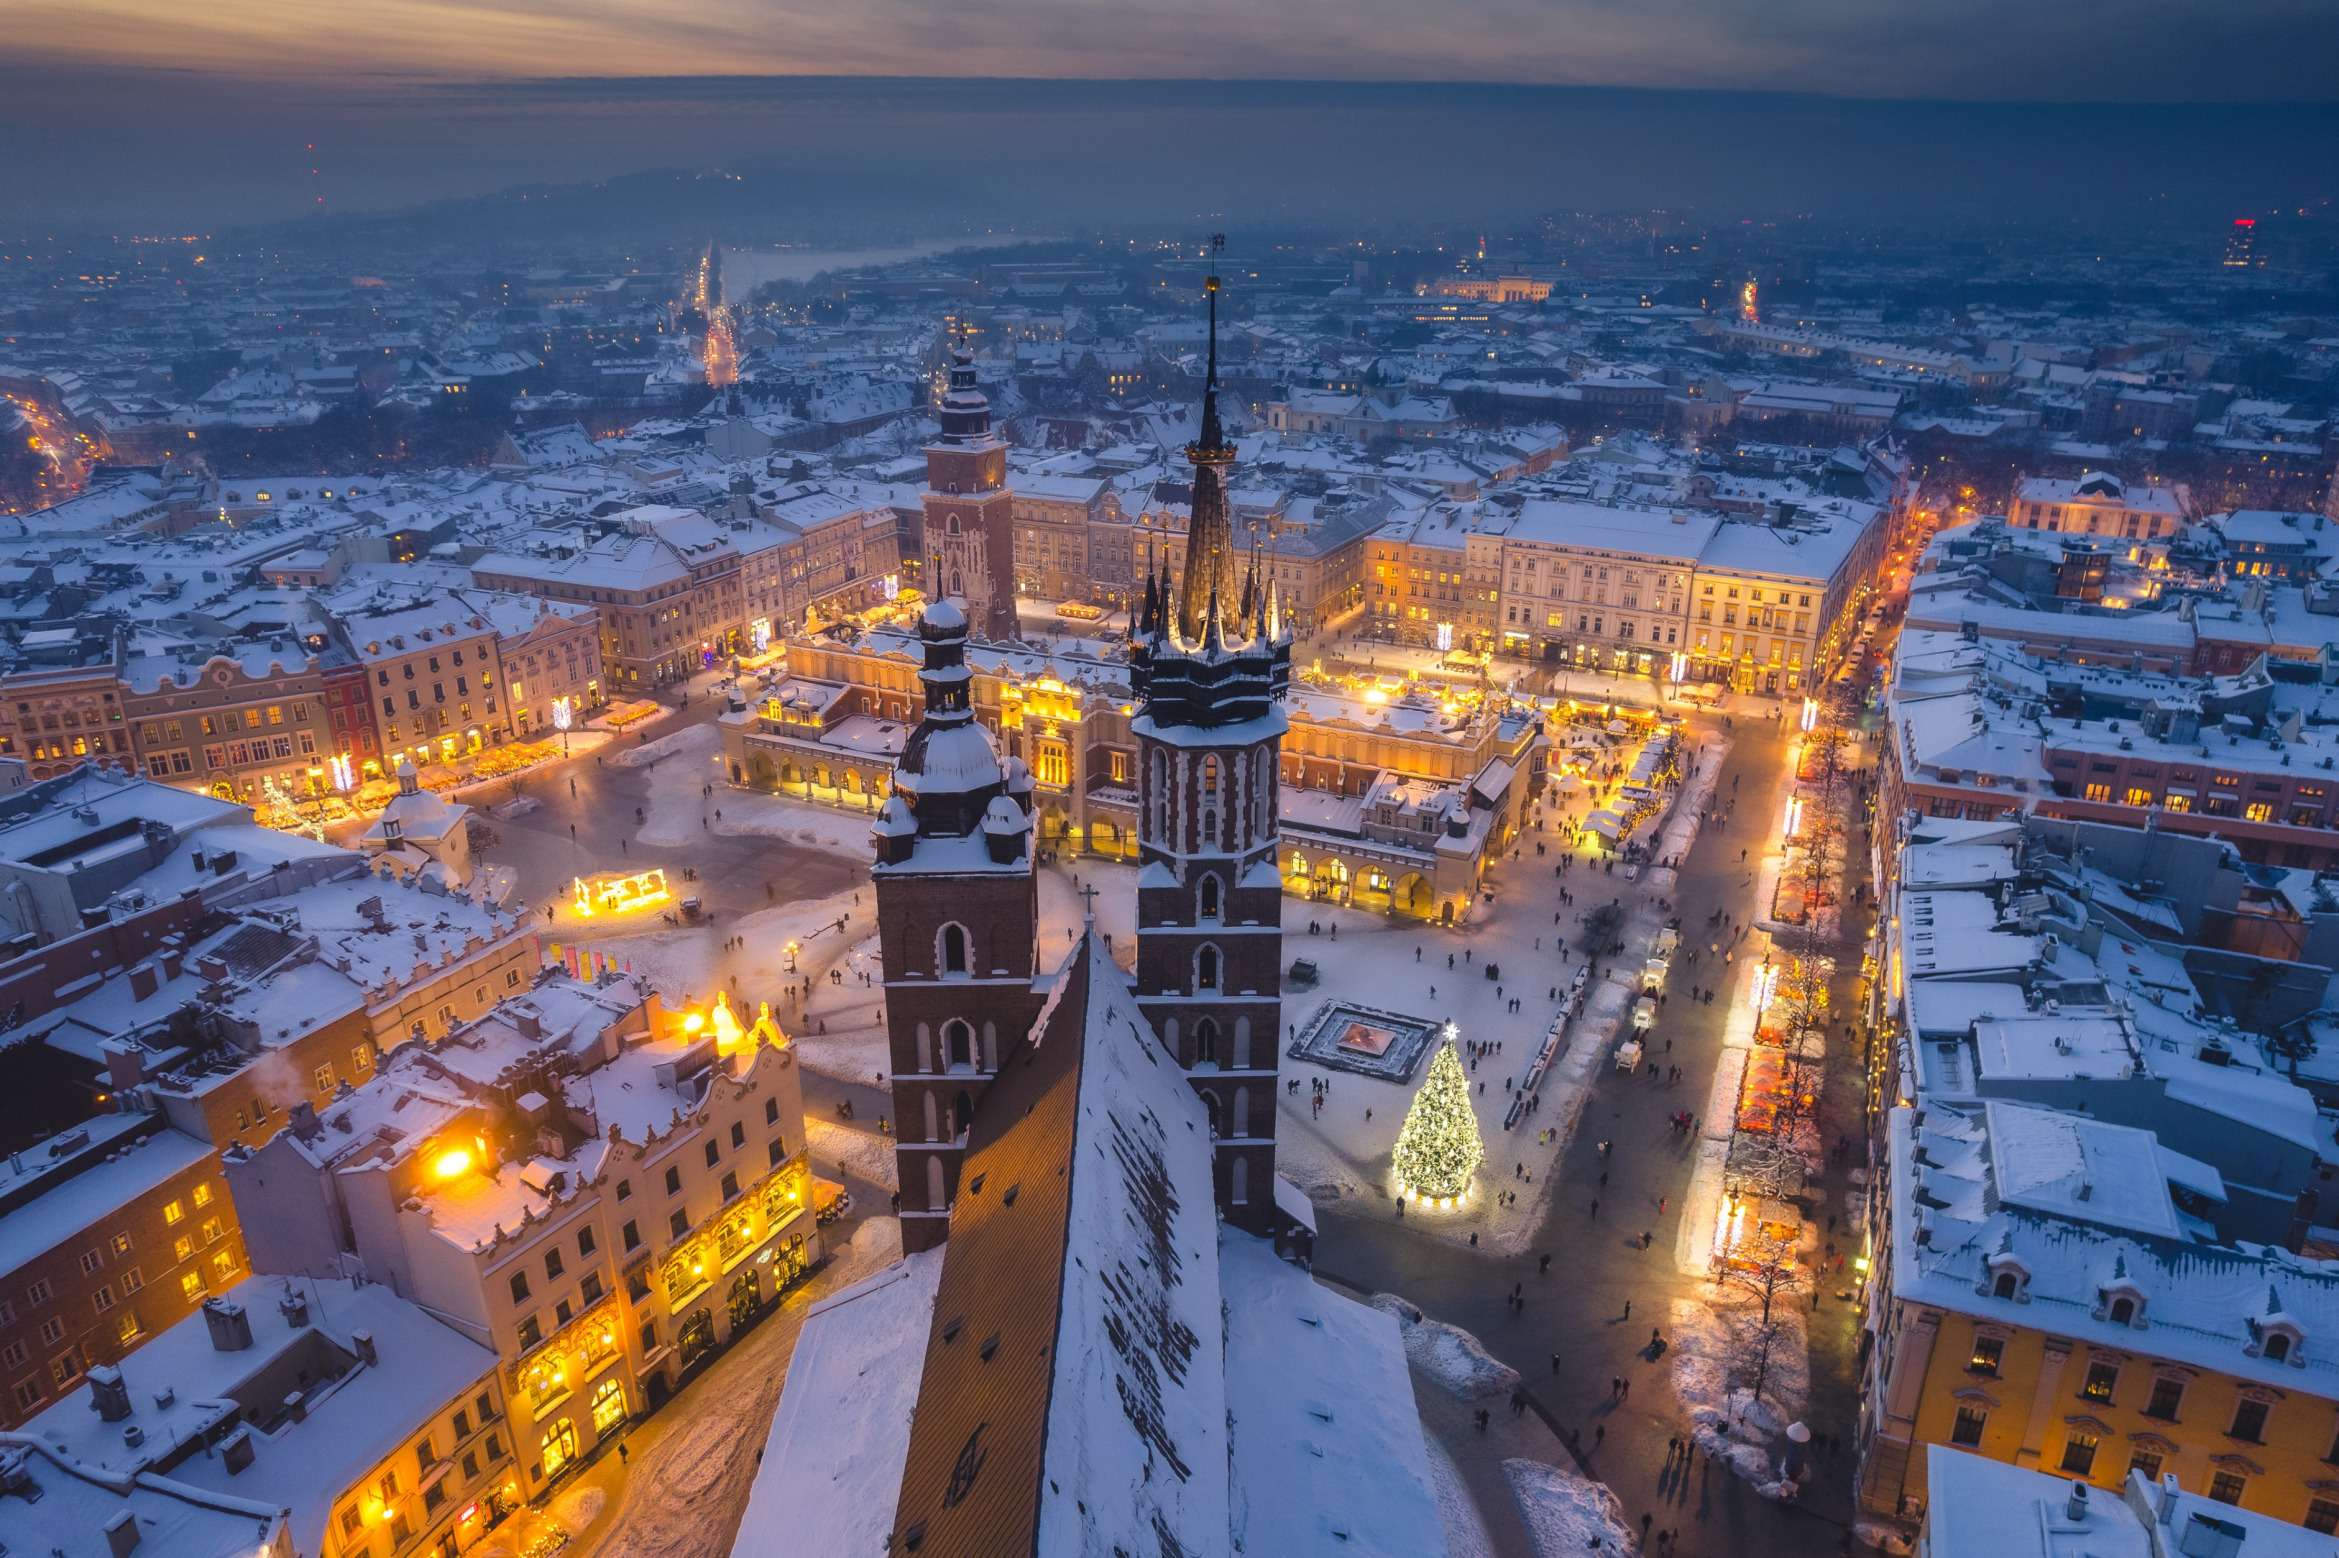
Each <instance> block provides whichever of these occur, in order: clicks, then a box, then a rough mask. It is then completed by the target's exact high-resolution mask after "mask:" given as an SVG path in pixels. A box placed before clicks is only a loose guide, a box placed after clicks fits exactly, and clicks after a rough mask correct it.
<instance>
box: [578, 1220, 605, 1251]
mask: <svg viewBox="0 0 2339 1558" xmlns="http://www.w3.org/2000/svg"><path fill="white" fill-rule="evenodd" d="M600 1247H601V1241H600V1240H598V1239H596V1238H594V1237H593V1225H592V1224H591V1223H587V1224H586V1225H585V1226H584V1227H582V1228H579V1229H578V1230H577V1253H578V1254H579V1255H590V1254H592V1253H593V1252H594V1251H595V1250H597V1249H599V1248H600Z"/></svg>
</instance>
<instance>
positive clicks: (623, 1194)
mask: <svg viewBox="0 0 2339 1558" xmlns="http://www.w3.org/2000/svg"><path fill="white" fill-rule="evenodd" d="M617 1199H618V1200H620V1201H631V1200H632V1199H633V1181H632V1180H630V1179H621V1180H619V1181H618V1182H617Z"/></svg>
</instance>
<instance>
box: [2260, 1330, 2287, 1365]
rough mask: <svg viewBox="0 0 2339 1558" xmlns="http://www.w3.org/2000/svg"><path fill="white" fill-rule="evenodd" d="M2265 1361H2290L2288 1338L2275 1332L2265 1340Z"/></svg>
mask: <svg viewBox="0 0 2339 1558" xmlns="http://www.w3.org/2000/svg"><path fill="white" fill-rule="evenodd" d="M2265 1350H2266V1361H2267V1362H2268V1363H2287V1362H2288V1361H2289V1360H2290V1338H2289V1337H2287V1336H2285V1335H2283V1334H2282V1333H2281V1332H2280V1331H2276V1332H2275V1333H2274V1334H2273V1335H2272V1336H2269V1337H2267V1338H2266V1349H2265Z"/></svg>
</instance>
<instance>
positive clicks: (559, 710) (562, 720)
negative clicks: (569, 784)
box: [552, 698, 575, 757]
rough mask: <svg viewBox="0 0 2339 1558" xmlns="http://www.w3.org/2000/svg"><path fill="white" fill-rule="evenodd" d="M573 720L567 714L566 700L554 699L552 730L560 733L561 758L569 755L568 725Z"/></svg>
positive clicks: (571, 716) (567, 705)
mask: <svg viewBox="0 0 2339 1558" xmlns="http://www.w3.org/2000/svg"><path fill="white" fill-rule="evenodd" d="M574 718H575V716H574V715H573V714H571V713H570V712H569V701H568V699H566V698H555V699H553V700H552V728H553V729H555V730H557V731H559V732H560V755H561V756H562V757H566V756H568V755H569V724H570V722H571V721H572V720H573V719H574Z"/></svg>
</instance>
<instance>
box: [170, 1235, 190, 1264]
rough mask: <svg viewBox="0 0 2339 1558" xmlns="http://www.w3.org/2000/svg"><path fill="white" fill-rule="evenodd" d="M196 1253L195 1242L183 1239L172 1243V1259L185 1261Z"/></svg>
mask: <svg viewBox="0 0 2339 1558" xmlns="http://www.w3.org/2000/svg"><path fill="white" fill-rule="evenodd" d="M194 1253H195V1241H194V1240H192V1239H189V1238H185V1237H181V1238H178V1239H174V1240H172V1241H171V1259H172V1260H175V1261H178V1260H185V1259H187V1258H188V1257H189V1256H191V1255H193V1254H194Z"/></svg>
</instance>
